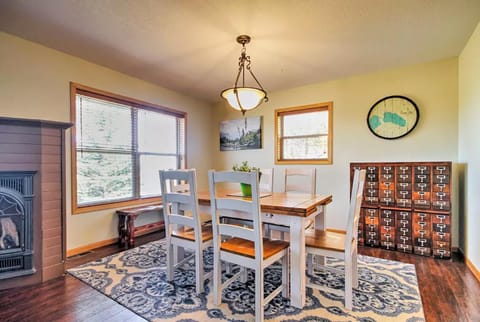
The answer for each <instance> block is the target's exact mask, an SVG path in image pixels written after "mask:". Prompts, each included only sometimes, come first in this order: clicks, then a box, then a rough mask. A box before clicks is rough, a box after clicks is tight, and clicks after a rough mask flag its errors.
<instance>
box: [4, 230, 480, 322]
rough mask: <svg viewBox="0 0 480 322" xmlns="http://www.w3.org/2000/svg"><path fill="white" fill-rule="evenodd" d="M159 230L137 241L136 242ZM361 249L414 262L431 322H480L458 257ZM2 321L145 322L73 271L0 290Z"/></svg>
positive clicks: (94, 255)
mask: <svg viewBox="0 0 480 322" xmlns="http://www.w3.org/2000/svg"><path fill="white" fill-rule="evenodd" d="M158 238H159V233H154V234H150V235H146V236H142V237H140V238H137V239H136V242H137V245H141V244H144V243H146V242H149V241H152V240H155V239H158ZM118 251H119V248H118V247H117V246H116V245H112V246H107V247H103V248H100V249H98V250H95V251H93V252H91V253H88V254H85V255H82V256H77V257H74V258H70V259H68V261H67V268H70V267H75V266H77V265H80V264H83V263H86V262H89V261H92V260H95V259H98V258H102V257H104V256H107V255H110V254H113V253H116V252H118ZM360 253H361V254H364V255H370V256H377V257H382V258H387V259H391V260H397V261H402V262H407V263H412V264H414V265H415V267H416V270H417V276H418V282H419V288H420V293H421V296H422V302H423V308H424V310H425V317H426V319H427V321H432V322H438V321H445V322H452V321H480V283H479V282H478V281H477V280H476V279H475V277H474V276H473V275H472V274H471V272H470V271H469V270H468V268H467V267H466V265H465V263H464V262H463V261H462V260H461V259H460V258H458V257H455V258H454V259H453V260H435V259H433V258H427V257H421V256H415V255H409V254H402V253H398V252H392V251H386V250H382V249H378V248H367V247H362V248H361V249H360ZM0 321H15V322H17V321H32V322H33V321H35V322H37V321H39V322H44V321H88V322H94V321H99V322H107V321H108V322H110V321H115V322H117V321H118V322H121V321H144V320H143V319H142V318H140V317H138V316H137V315H135V314H134V313H132V312H131V311H129V310H128V309H126V308H124V307H123V306H121V305H120V304H117V303H116V302H115V301H113V300H111V299H109V298H108V297H106V296H104V295H102V294H101V293H99V292H97V291H95V290H94V289H93V288H91V287H89V286H87V285H85V284H84V283H82V282H80V281H78V280H77V279H75V278H74V277H71V276H69V275H67V276H65V277H61V278H58V279H55V280H53V281H49V282H47V283H44V284H42V285H39V286H33V287H24V288H16V289H10V290H3V291H0Z"/></svg>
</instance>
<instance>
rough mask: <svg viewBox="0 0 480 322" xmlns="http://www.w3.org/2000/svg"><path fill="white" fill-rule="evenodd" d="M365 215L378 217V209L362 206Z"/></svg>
mask: <svg viewBox="0 0 480 322" xmlns="http://www.w3.org/2000/svg"><path fill="white" fill-rule="evenodd" d="M362 210H363V214H364V215H365V217H378V209H376V208H362Z"/></svg>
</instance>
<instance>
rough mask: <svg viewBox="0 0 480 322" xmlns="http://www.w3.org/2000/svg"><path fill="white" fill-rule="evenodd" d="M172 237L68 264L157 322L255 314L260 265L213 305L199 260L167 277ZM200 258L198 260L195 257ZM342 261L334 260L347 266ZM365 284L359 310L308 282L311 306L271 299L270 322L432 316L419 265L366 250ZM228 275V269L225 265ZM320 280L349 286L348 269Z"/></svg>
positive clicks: (268, 279) (270, 283)
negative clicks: (198, 278)
mask: <svg viewBox="0 0 480 322" xmlns="http://www.w3.org/2000/svg"><path fill="white" fill-rule="evenodd" d="M165 256H166V253H165V241H164V240H159V241H154V242H151V243H148V244H145V245H142V246H139V247H136V248H133V249H130V250H127V251H124V252H121V253H118V254H115V255H111V256H108V257H105V258H102V259H100V260H97V261H94V262H90V263H87V264H84V265H82V266H79V267H75V268H72V269H69V270H68V273H70V274H71V275H73V276H75V277H76V278H78V279H80V280H81V281H83V282H85V283H86V284H88V285H90V286H92V287H93V288H95V289H97V290H98V291H100V292H102V293H103V294H105V295H106V296H108V297H110V298H112V299H113V300H115V301H117V302H118V303H120V304H121V305H123V306H125V307H127V308H128V309H130V310H132V311H133V312H135V313H136V314H138V315H140V316H142V317H143V318H144V319H146V320H149V321H184V322H187V321H189V322H194V321H231V322H241V321H253V320H254V315H253V313H254V311H253V307H254V303H255V284H254V276H253V273H252V272H249V274H248V280H247V282H246V283H240V282H234V283H232V284H231V285H230V286H229V287H228V289H227V290H225V291H224V292H223V296H222V304H221V305H220V306H218V307H217V306H215V305H213V302H212V290H211V288H212V283H211V281H208V280H207V281H205V292H204V293H202V294H200V295H197V294H195V271H194V269H193V266H192V267H188V265H187V267H185V268H183V269H180V268H179V269H176V271H175V274H174V281H173V282H167V281H166V273H165V262H166V257H165ZM204 263H205V267H206V269H211V268H212V263H213V256H212V253H211V250H209V251H205V252H204ZM192 264H193V263H192ZM341 264H342V263H341V262H339V261H338V260H331V261H329V262H328V265H331V266H333V267H337V266H339V267H341V266H342V265H341ZM358 270H359V287H358V289H355V290H354V295H353V305H354V307H353V310H352V311H350V310H346V309H345V307H344V306H343V296H339V295H338V294H337V293H336V292H335V291H332V292H329V291H328V290H327V291H319V290H313V289H311V288H307V291H306V292H307V299H306V304H305V307H304V308H303V310H300V309H297V308H295V307H292V306H290V305H289V300H288V299H285V298H282V297H281V296H277V297H276V298H275V299H273V300H272V301H271V302H270V303H269V304H268V305H267V306H265V310H264V311H265V312H264V314H265V320H267V321H285V322H293V321H305V322H307V321H308V322H311V321H312V322H313V321H364V322H367V321H368V322H370V321H372V322H373V321H382V322H383V321H408V322H416V321H425V318H424V314H423V308H422V302H421V299H420V295H419V291H418V286H417V276H416V272H415V267H414V266H413V265H411V264H404V263H400V262H395V261H389V260H384V259H379V258H374V257H368V256H359V263H358ZM264 274H265V292H266V294H267V293H269V292H270V291H271V290H272V289H274V288H275V286H276V285H278V283H280V282H281V268H280V266H278V267H275V266H274V267H273V268H269V269H266V270H265V272H264ZM224 275H225V276H224V277H226V275H227V273H226V272H224ZM312 278H313V281H314V282H315V283H318V284H322V285H326V286H328V287H329V288H331V289H340V290H341V289H343V283H344V280H343V277H342V275H341V274H340V275H338V276H336V275H335V274H334V273H332V272H329V271H322V272H320V273H316V274H315V276H313V277H312Z"/></svg>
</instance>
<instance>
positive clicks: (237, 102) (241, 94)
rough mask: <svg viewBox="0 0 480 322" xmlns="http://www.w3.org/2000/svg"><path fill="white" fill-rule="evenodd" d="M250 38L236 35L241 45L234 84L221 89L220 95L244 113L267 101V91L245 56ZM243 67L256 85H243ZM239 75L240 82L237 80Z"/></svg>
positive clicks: (248, 57)
mask: <svg viewBox="0 0 480 322" xmlns="http://www.w3.org/2000/svg"><path fill="white" fill-rule="evenodd" d="M250 40H251V38H250V36H248V35H240V36H238V37H237V42H238V43H239V44H241V45H242V51H241V53H240V58H239V59H238V60H239V61H238V74H237V78H236V79H235V85H234V86H233V87H232V88H227V89H226V90H223V91H222V93H221V96H222V97H223V98H224V99H225V100H226V101H227V102H228V104H229V105H230V106H231V107H232V108H234V109H236V110H238V111H241V112H242V115H245V112H246V111H249V110H253V109H255V108H257V107H258V106H259V105H260V104H262V103H263V102H268V96H267V92H266V91H265V90H264V89H263V87H262V85H260V82H259V81H258V79H257V78H256V77H255V75H254V74H253V72H252V69H251V64H252V62H251V60H250V56H247V49H246V48H245V45H246V44H248V43H249V42H250ZM245 69H246V70H247V71H248V72H249V73H250V75H251V76H252V78H253V79H254V80H255V82H256V83H257V87H250V86H245ZM240 77H241V83H240V84H239V80H240Z"/></svg>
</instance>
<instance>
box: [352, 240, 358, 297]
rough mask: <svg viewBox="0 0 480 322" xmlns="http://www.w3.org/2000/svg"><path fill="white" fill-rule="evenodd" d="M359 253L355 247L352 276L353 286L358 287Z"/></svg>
mask: <svg viewBox="0 0 480 322" xmlns="http://www.w3.org/2000/svg"><path fill="white" fill-rule="evenodd" d="M357 259H358V253H357V250H356V249H355V251H354V253H353V256H352V271H353V272H352V277H353V288H358V262H357Z"/></svg>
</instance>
